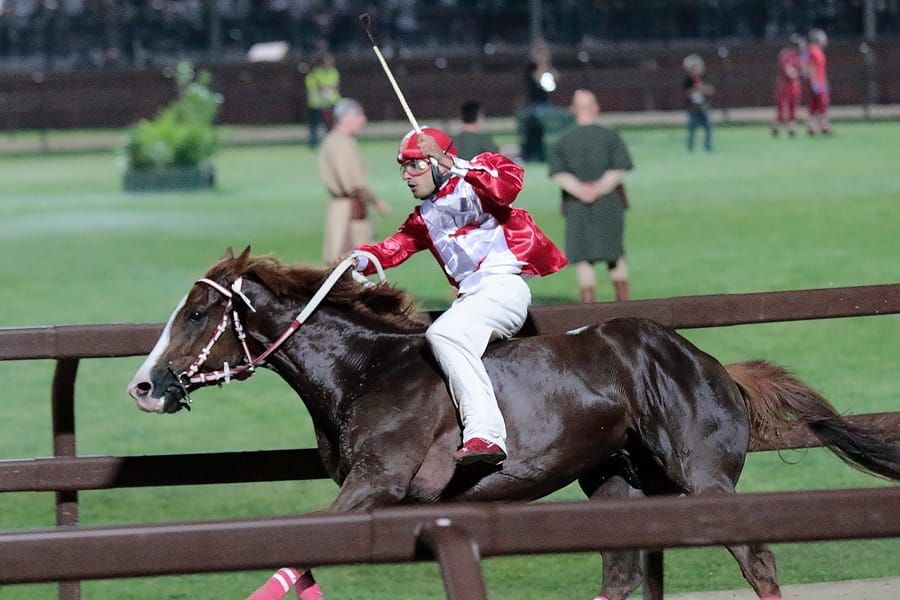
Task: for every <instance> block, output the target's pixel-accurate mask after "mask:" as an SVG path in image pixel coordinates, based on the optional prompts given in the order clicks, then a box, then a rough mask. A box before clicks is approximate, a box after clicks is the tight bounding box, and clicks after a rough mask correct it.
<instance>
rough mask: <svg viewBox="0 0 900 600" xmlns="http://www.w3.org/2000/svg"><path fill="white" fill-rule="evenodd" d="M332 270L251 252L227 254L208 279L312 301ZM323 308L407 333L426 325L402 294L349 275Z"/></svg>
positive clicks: (346, 274) (339, 281)
mask: <svg viewBox="0 0 900 600" xmlns="http://www.w3.org/2000/svg"><path fill="white" fill-rule="evenodd" d="M330 274H331V269H317V268H315V267H309V266H305V265H301V264H292V265H286V264H283V263H282V262H280V261H279V260H278V259H276V258H274V257H272V256H250V254H249V253H248V252H244V253H242V254H241V255H240V256H237V257H231V256H228V255H227V254H226V256H225V257H223V258H222V259H221V260H219V262H217V263H216V264H215V265H213V266H212V268H210V270H209V273H207V275H206V276H207V277H209V278H211V279H214V278H219V277H221V278H224V279H227V280H229V281H233V280H235V279H237V278H238V277H246V278H248V279H254V280H256V281H258V282H259V283H261V284H262V285H264V286H265V287H266V288H268V289H269V290H270V291H271V292H272V293H273V294H275V295H276V296H280V297H287V298H296V297H298V296H305V297H307V298H309V297H312V295H313V294H314V293H316V291H317V290H318V289H319V288H320V287H321V286H322V284H323V283H324V282H325V279H327V278H328V275H330ZM323 304H330V305H332V306H337V307H341V308H346V309H348V312H353V313H355V314H360V315H365V316H368V317H370V318H373V319H374V320H376V321H378V322H380V323H383V324H385V325H388V326H391V327H394V328H397V329H401V330H403V331H421V330H423V329H425V327H426V326H427V324H426V323H423V322H422V321H419V320H417V319H416V318H414V317H413V314H414V313H415V308H416V307H415V305H414V303H413V300H412V299H411V298H410V297H409V296H408V295H407V294H406V293H405V292H403V291H402V290H400V289H397V288H395V287H393V286H391V285H390V284H387V283H382V284H378V285H375V286H373V287H367V286H364V285H362V284H360V283H358V282H356V281H355V280H354V279H353V277H352V276H351V275H350V274H349V273H345V274H344V276H342V277H341V278H340V279H338V281H337V283H335V285H334V287H333V288H331V291H330V292H329V293H328V295H327V296H325V299H324V300H323Z"/></svg>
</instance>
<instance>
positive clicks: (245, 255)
mask: <svg viewBox="0 0 900 600" xmlns="http://www.w3.org/2000/svg"><path fill="white" fill-rule="evenodd" d="M248 258H250V246H249V245H248V246H247V247H246V248H244V251H243V252H241V255H240V256H238V260H247V259H248Z"/></svg>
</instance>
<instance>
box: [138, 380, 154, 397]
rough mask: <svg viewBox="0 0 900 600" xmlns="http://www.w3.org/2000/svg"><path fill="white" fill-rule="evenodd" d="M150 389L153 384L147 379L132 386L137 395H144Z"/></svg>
mask: <svg viewBox="0 0 900 600" xmlns="http://www.w3.org/2000/svg"><path fill="white" fill-rule="evenodd" d="M151 390H153V384H152V383H150V382H149V381H142V382H140V383H139V384H137V385H135V386H134V391H135V392H137V394H138V395H139V396H146V395H148V394H149V393H150V392H151Z"/></svg>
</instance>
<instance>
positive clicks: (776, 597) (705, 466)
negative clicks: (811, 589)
mask: <svg viewBox="0 0 900 600" xmlns="http://www.w3.org/2000/svg"><path fill="white" fill-rule="evenodd" d="M707 450H708V449H707ZM707 457H710V458H707ZM732 458H734V457H732ZM728 461H729V459H728V458H727V457H726V456H723V455H722V454H718V455H717V454H716V453H715V452H709V451H704V449H703V448H702V444H698V447H696V448H695V451H694V452H692V453H690V455H688V456H681V457H679V458H677V459H676V460H673V461H671V462H669V463H668V464H667V465H666V467H665V471H666V473H667V475H668V476H669V477H670V479H671V480H672V481H673V483H675V484H676V485H678V486H679V487H680V488H682V490H684V492H685V493H688V494H733V493H735V485H736V483H737V481H736V480H737V474H735V475H733V477H732V476H729V475H727V474H726V473H739V472H740V469H739V468H737V469H736V468H735V465H734V464H726V463H727V462H728ZM726 547H727V548H728V551H729V552H731V555H732V556H733V557H734V559H735V560H736V561H737V563H738V565H739V566H740V568H741V574H742V575H743V576H744V579H746V580H747V583H749V584H750V587H752V588H753V591H754V592H756V594H757V595H758V596H759V597H760V598H762V599H763V600H780V599H781V589H780V588H779V586H778V573H777V570H776V567H775V557H774V555H773V554H772V552H771V551H770V550H769V547H768V546H767V545H765V544H750V545H731V546H726Z"/></svg>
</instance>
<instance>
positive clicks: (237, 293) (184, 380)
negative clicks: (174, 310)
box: [178, 250, 387, 395]
mask: <svg viewBox="0 0 900 600" xmlns="http://www.w3.org/2000/svg"><path fill="white" fill-rule="evenodd" d="M360 256H362V257H365V258H367V259H368V260H370V261H372V264H373V265H374V266H375V270H376V271H377V272H378V277H379V279H380V280H381V282H382V283H383V282H385V281H387V278H386V277H385V275H384V270H383V269H382V267H381V263H380V262H379V261H378V258H376V257H375V255H373V254H372V253H370V252H363V251H361V250H357V251H354V252H352V253H351V254H350V256H349V257H347V258H345V259H344V260H342V261H341V262H340V263H339V264H338V265H337V267H335V268H334V270H333V271H332V272H331V274H330V275H328V277H327V278H326V279H325V281H324V283H322V285H321V286H320V287H319V289H318V290H316V293H315V294H313V297H312V298H310V300H309V302H307V303H306V306H304V307H303V310H302V311H300V314H298V315H297V316H296V317H295V318H294V320H293V321H291V323H290V325H288V327H287V329H286V330H285V331H284V333H282V334H281V335H280V336H279V337H278V339H276V340H275V341H274V342H272V343H271V344H269V347H268V348H266V349H265V350H264V351H263V352H262V354H260V355H259V356H257V357H256V358H254V357H253V355H252V354H251V353H250V349H249V348H248V347H247V334H246V332H245V329H244V325H243V323H242V322H241V316H240V314H238V311H237V307H236V306H235V304H234V299H235V297H237V298H238V299H240V300H241V301H242V302H243V303H244V304H246V305H247V308H249V309H250V310H251V311H253V312H256V309H255V308H254V307H253V304H252V303H251V302H250V299H249V298H247V296H246V295H245V294H244V292H242V291H241V287H242V285H243V280H244V278H243V277H238V278H237V279H235V280H234V282H233V283H232V284H231V285H230V286H229V287H227V288H226V287H225V286H223V285H221V284H219V283H216V282H215V281H213V280H212V279H207V278H206V277H202V278H200V279H198V280H197V282H196V283H202V284H203V285H207V286H209V287H211V288H213V289H214V290H216V291H217V292H219V293H220V294H222V296H224V297H225V298H226V299H227V300H228V301H227V302H226V304H225V310H224V312H223V313H222V320H221V321H219V324H218V325H217V326H216V329H215V331H213V334H212V337H211V338H210V340H209V342H207V343H206V345H205V346H203V349H202V350H200V353H199V354H198V355H197V357H196V358H195V359H194V360H193V361H192V362H191V364H190V365H188V367H187V369H185V370H184V371H182V372H181V373H179V374H178V381H179V383H181V385H182V386H183V388H184V389H185V392H187V389H186V388H187V386H188V385H199V386H201V387H202V386H207V385H212V384H221V383H230V382H231V380H232V379H246V378H247V377H250V375H252V374H253V373H254V372H255V371H256V367H259V366H266V365H265V361H266V359H267V358H268V357H269V356H270V355H271V354H272V353H273V352H275V351H276V350H277V349H278V348H280V347H281V345H282V344H284V342H285V341H286V340H287V339H288V338H289V337H291V335H293V333H294V332H295V331H297V330H298V329H300V326H301V325H303V323H304V322H306V320H307V319H308V318H309V316H310V315H311V314H312V312H313V311H314V310H315V309H316V308H317V307H318V306H319V304H321V303H322V300H324V299H325V296H327V295H328V292H330V291H331V288H333V287H334V285H335V284H336V283H337V281H338V279H340V278H341V276H342V275H343V274H344V272H345V271H346V270H347V269H350V268H352V267H353V265H354V259H356V258H357V257H360ZM352 274H353V277H354V279H356V280H357V281H359V282H361V283H363V284H364V285H369V286H373V285H376V284H374V283H372V282H371V281H369V280H368V279H366V278H365V277H364V276H363V275H361V274H360V273H358V272H356V270H354V271H353V272H352ZM229 323H230V324H231V326H232V329H234V333H235V335H236V336H237V338H238V340H239V341H240V343H241V348H242V349H243V350H244V358H243V361H244V362H243V364H240V365H237V366H235V367H230V366H229V365H228V363H227V362H226V363H224V365H223V366H222V368H221V369H220V370H216V371H205V372H200V368H201V367H202V366H203V363H205V362H206V359H208V358H209V355H210V353H211V352H212V349H213V346H215V345H216V342H218V341H219V339H221V337H222V335H223V334H224V333H225V332H226V331H227V330H228V325H229ZM185 395H186V394H185Z"/></svg>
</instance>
